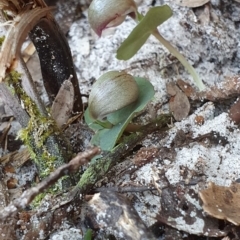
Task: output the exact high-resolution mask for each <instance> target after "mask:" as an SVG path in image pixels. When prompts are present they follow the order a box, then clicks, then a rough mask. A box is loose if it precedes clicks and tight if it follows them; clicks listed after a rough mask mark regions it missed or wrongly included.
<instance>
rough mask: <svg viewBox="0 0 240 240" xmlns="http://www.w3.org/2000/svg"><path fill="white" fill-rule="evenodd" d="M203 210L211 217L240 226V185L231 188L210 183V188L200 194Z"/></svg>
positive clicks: (233, 185)
mask: <svg viewBox="0 0 240 240" xmlns="http://www.w3.org/2000/svg"><path fill="white" fill-rule="evenodd" d="M199 195H200V197H201V199H202V201H203V209H204V211H205V212H207V213H208V214H209V215H211V216H213V217H215V218H218V219H224V220H228V221H229V222H231V223H233V224H235V225H240V215H239V212H240V184H239V183H232V184H231V186H229V187H224V186H218V185H215V184H214V183H212V182H210V183H209V185H208V188H207V189H205V190H202V191H201V192H199Z"/></svg>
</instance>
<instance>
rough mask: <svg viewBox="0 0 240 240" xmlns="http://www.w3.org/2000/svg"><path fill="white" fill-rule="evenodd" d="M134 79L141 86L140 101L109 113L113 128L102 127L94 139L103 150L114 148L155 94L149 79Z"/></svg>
mask: <svg viewBox="0 0 240 240" xmlns="http://www.w3.org/2000/svg"><path fill="white" fill-rule="evenodd" d="M134 79H135V80H136V82H137V85H138V87H139V98H138V101H137V102H136V103H135V104H134V105H132V106H131V107H130V108H122V109H120V110H118V111H116V112H114V113H111V114H109V115H108V116H107V120H108V121H109V122H110V123H112V124H114V126H113V127H112V128H111V129H100V130H99V131H98V132H97V133H96V134H95V135H94V137H93V139H92V144H94V145H97V146H100V148H101V149H102V150H107V151H110V150H111V149H113V147H114V146H115V145H116V143H117V141H118V139H119V138H120V137H121V135H122V133H123V131H124V129H125V128H126V127H127V125H128V124H129V122H130V121H131V120H132V118H133V117H134V116H135V115H136V113H138V112H140V111H142V110H143V109H144V108H145V106H146V105H147V103H148V102H149V101H150V100H151V99H152V98H153V96H154V89H153V86H152V84H151V83H150V82H149V81H148V80H146V79H144V78H139V77H134Z"/></svg>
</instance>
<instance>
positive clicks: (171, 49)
mask: <svg viewBox="0 0 240 240" xmlns="http://www.w3.org/2000/svg"><path fill="white" fill-rule="evenodd" d="M152 34H153V35H154V37H156V38H157V39H158V40H159V42H160V43H162V45H163V46H164V47H166V48H167V49H168V51H169V52H170V53H172V54H173V55H174V56H175V57H176V58H177V59H178V60H179V61H180V62H181V63H182V65H183V66H184V67H185V68H186V69H187V70H188V72H189V73H190V74H191V75H192V77H193V79H194V81H195V82H196V84H197V86H198V87H199V90H200V91H202V90H204V89H205V85H204V84H203V82H202V80H201V79H200V77H199V76H198V74H197V72H196V70H195V69H194V68H193V66H192V65H191V64H190V63H189V62H188V61H187V60H186V58H184V56H183V55H182V54H181V53H180V52H179V51H178V50H177V49H176V48H174V47H173V46H172V45H171V44H170V43H169V42H168V41H167V40H166V39H165V38H164V37H163V36H162V35H161V34H160V33H159V32H158V30H157V29H156V30H154V31H153V32H152Z"/></svg>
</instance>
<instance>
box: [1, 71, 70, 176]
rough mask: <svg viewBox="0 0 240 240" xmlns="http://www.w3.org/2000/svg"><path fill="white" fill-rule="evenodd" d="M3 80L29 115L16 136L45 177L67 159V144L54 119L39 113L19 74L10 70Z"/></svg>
mask: <svg viewBox="0 0 240 240" xmlns="http://www.w3.org/2000/svg"><path fill="white" fill-rule="evenodd" d="M5 80H6V81H7V83H8V84H9V86H10V87H12V88H13V89H14V92H15V94H16V95H17V96H18V98H19V99H21V101H22V103H23V105H24V108H25V109H26V111H27V112H28V114H29V116H30V120H29V123H28V126H27V127H26V128H24V129H22V130H20V132H19V133H18V137H19V138H20V139H21V140H22V141H23V142H24V144H25V145H26V146H27V147H28V149H29V152H30V154H31V158H32V159H33V160H34V161H35V162H36V164H37V166H38V168H39V175H40V177H46V176H48V175H49V174H50V173H51V172H52V171H53V170H54V169H55V168H56V167H58V166H60V165H62V164H63V163H64V162H65V160H68V159H66V158H69V157H70V155H71V151H68V149H69V146H67V147H66V146H65V145H66V142H65V141H64V140H62V139H61V137H62V136H61V133H60V131H59V129H58V128H57V126H56V124H55V121H54V120H53V119H51V118H50V117H48V116H47V117H46V116H43V115H41V113H40V112H39V110H38V107H37V105H36V104H35V102H34V101H32V99H31V98H30V97H29V96H28V95H27V94H26V92H25V91H24V90H23V88H22V84H21V75H20V74H19V73H18V72H16V71H11V72H10V73H9V74H8V75H7V76H6V79H5ZM64 146H65V147H64ZM60 148H61V149H60ZM65 150H66V151H65ZM64 151H65V152H64Z"/></svg>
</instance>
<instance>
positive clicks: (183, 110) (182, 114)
mask: <svg viewBox="0 0 240 240" xmlns="http://www.w3.org/2000/svg"><path fill="white" fill-rule="evenodd" d="M167 92H168V94H170V95H172V97H171V98H170V101H169V109H170V112H171V113H172V114H173V117H174V118H175V119H176V121H181V120H182V119H184V118H186V117H187V116H188V114H189V112H190V103H189V100H188V98H187V96H186V95H185V93H183V92H182V91H181V90H180V89H179V88H178V87H177V86H176V85H175V84H174V83H170V84H167ZM174 93H175V94H174ZM173 94H174V95H173Z"/></svg>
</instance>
